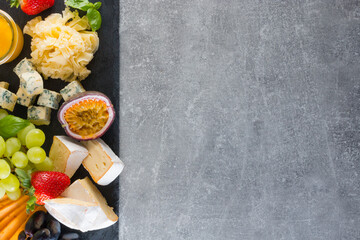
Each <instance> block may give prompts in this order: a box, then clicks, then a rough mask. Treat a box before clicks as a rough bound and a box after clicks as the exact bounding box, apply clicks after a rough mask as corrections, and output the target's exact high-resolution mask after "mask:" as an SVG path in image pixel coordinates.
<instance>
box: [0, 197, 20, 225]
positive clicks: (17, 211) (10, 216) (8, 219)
mask: <svg viewBox="0 0 360 240" xmlns="http://www.w3.org/2000/svg"><path fill="white" fill-rule="evenodd" d="M24 211H25V212H26V204H25V203H24V204H23V206H21V207H19V208H17V209H15V211H13V212H12V213H10V214H8V215H7V216H6V217H5V218H4V219H3V220H1V221H0V231H1V230H3V229H4V228H5V227H6V225H7V224H8V223H9V222H11V220H13V219H14V218H16V217H17V216H18V215H20V214H21V213H22V212H24Z"/></svg>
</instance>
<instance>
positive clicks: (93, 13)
mask: <svg viewBox="0 0 360 240" xmlns="http://www.w3.org/2000/svg"><path fill="white" fill-rule="evenodd" d="M86 16H87V18H88V20H89V24H90V27H91V29H92V30H93V31H96V30H98V29H99V28H100V27H101V15H100V12H99V11H98V10H96V9H95V8H89V9H88V10H87V13H86Z"/></svg>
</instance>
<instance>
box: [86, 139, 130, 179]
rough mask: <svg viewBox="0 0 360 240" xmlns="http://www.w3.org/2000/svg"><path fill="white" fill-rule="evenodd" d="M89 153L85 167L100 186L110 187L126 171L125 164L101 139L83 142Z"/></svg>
mask: <svg viewBox="0 0 360 240" xmlns="http://www.w3.org/2000/svg"><path fill="white" fill-rule="evenodd" d="M81 143H82V144H83V145H84V146H85V147H86V148H87V150H88V151H89V155H88V156H87V157H86V158H85V159H84V161H83V163H82V164H83V166H84V167H85V169H86V170H87V171H88V172H89V173H90V176H91V177H92V179H93V180H94V181H95V182H96V183H97V184H99V185H108V184H109V183H111V182H112V181H114V180H115V178H116V177H117V176H119V174H120V173H121V172H122V170H123V169H124V163H123V162H122V161H121V160H120V158H119V157H118V156H116V154H115V153H114V152H113V151H112V150H111V148H110V147H109V146H108V145H107V144H106V143H105V142H104V141H103V140H101V139H100V138H98V139H96V140H90V141H82V142H81Z"/></svg>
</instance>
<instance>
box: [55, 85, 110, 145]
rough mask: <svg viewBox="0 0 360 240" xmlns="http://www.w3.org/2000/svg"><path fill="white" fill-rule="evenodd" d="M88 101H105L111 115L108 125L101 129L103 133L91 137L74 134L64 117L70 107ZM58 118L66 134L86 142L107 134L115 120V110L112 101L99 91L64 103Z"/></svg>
mask: <svg viewBox="0 0 360 240" xmlns="http://www.w3.org/2000/svg"><path fill="white" fill-rule="evenodd" d="M86 99H95V100H96V99H101V100H102V101H104V102H105V103H106V106H107V111H108V113H109V118H108V120H107V123H106V125H105V126H104V127H103V128H102V129H101V131H99V132H97V133H94V134H93V135H91V136H81V135H78V134H76V133H75V132H73V131H72V130H71V129H70V126H69V124H68V122H67V121H66V120H65V117H64V115H65V113H66V111H67V110H68V109H69V107H71V106H72V105H74V104H76V103H78V102H79V101H81V100H86ZM57 118H58V121H59V122H60V124H61V126H62V127H63V128H64V130H65V133H66V134H67V135H68V136H69V137H72V138H74V139H76V140H79V141H86V140H93V139H97V138H99V137H101V136H103V135H104V134H105V133H106V132H107V130H108V129H109V128H110V126H111V125H112V123H113V122H114V120H115V110H114V106H113V104H112V103H111V100H110V99H109V98H108V97H107V96H106V95H105V94H103V93H101V92H97V91H86V92H82V93H79V94H77V95H75V96H73V97H71V98H70V99H68V100H67V101H66V102H64V103H63V104H62V105H61V107H60V109H59V111H58V113H57Z"/></svg>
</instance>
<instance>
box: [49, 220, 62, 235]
mask: <svg viewBox="0 0 360 240" xmlns="http://www.w3.org/2000/svg"><path fill="white" fill-rule="evenodd" d="M46 227H47V228H48V229H49V230H50V233H51V239H54V240H57V239H59V236H60V234H61V225H60V223H59V221H58V220H56V219H54V218H52V219H50V220H49V221H48V223H47V225H46Z"/></svg>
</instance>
